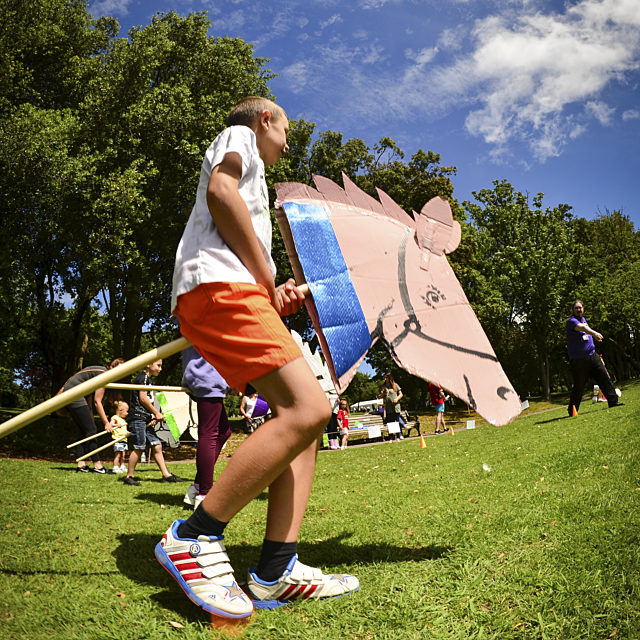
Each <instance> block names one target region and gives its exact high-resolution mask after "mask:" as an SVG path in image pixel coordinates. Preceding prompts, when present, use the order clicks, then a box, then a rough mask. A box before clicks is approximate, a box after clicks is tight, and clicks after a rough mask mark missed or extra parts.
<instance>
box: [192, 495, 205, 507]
mask: <svg viewBox="0 0 640 640" xmlns="http://www.w3.org/2000/svg"><path fill="white" fill-rule="evenodd" d="M206 497H207V494H206V493H199V494H198V495H197V496H196V497H195V498H194V500H193V510H194V511H195V510H196V509H197V508H198V507H199V506H200V503H201V502H202V501H203V500H204V499H205V498H206Z"/></svg>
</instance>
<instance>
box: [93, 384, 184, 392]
mask: <svg viewBox="0 0 640 640" xmlns="http://www.w3.org/2000/svg"><path fill="white" fill-rule="evenodd" d="M104 386H105V388H107V389H130V390H132V391H134V390H135V389H140V390H141V391H142V390H144V391H181V392H182V393H189V389H187V388H186V387H172V386H170V385H161V384H127V383H126V382H110V383H109V384H105V385H104Z"/></svg>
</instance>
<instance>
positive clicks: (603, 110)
mask: <svg viewBox="0 0 640 640" xmlns="http://www.w3.org/2000/svg"><path fill="white" fill-rule="evenodd" d="M584 110H585V111H586V112H587V113H589V114H591V115H592V116H593V117H594V118H596V120H598V122H600V124H602V125H608V124H611V116H612V115H613V113H614V111H615V109H613V108H612V107H609V106H608V105H607V104H605V103H604V102H601V101H600V100H589V102H587V104H586V105H585V107H584Z"/></svg>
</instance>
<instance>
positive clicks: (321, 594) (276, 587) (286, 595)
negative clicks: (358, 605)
mask: <svg viewBox="0 0 640 640" xmlns="http://www.w3.org/2000/svg"><path fill="white" fill-rule="evenodd" d="M359 588H360V582H359V581H358V578H356V577H355V576H351V575H348V574H324V573H322V571H321V570H320V569H314V568H313V567H308V566H307V565H305V564H302V562H300V561H299V560H298V556H297V555H294V556H293V557H292V558H291V560H290V561H289V564H288V565H287V568H286V569H285V571H284V573H283V574H282V576H280V578H279V579H278V580H274V581H273V582H265V581H263V580H261V579H260V578H259V577H258V576H257V575H256V574H255V572H254V571H253V570H252V569H249V579H248V580H247V591H248V593H249V595H250V596H251V597H252V599H253V606H254V607H255V608H256V609H276V608H278V607H283V606H285V605H286V604H289V603H290V602H291V601H292V600H295V599H296V598H311V599H313V600H323V599H325V598H339V597H340V596H344V595H347V594H349V593H354V592H355V591H357V590H358V589H359Z"/></svg>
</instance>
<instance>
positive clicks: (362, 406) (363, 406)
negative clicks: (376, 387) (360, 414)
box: [351, 398, 382, 411]
mask: <svg viewBox="0 0 640 640" xmlns="http://www.w3.org/2000/svg"><path fill="white" fill-rule="evenodd" d="M381 406H382V400H381V399H379V398H376V399H375V400H362V402H356V403H354V404H352V405H351V411H371V409H379V408H380V407H381Z"/></svg>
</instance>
